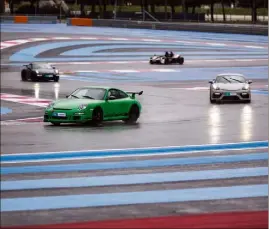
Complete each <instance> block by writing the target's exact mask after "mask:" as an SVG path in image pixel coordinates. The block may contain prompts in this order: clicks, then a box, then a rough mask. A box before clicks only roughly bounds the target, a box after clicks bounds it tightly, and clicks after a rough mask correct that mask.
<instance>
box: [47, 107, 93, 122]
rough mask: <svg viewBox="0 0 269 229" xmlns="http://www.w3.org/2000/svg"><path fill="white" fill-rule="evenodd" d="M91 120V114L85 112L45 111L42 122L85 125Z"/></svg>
mask: <svg viewBox="0 0 269 229" xmlns="http://www.w3.org/2000/svg"><path fill="white" fill-rule="evenodd" d="M91 120H92V113H91V112H89V111H87V112H85V111H77V110H75V111H72V110H50V111H45V114H44V119H43V121H44V122H54V123H85V122H88V121H91Z"/></svg>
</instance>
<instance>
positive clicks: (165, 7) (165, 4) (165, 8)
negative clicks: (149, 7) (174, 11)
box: [164, 0, 167, 21]
mask: <svg viewBox="0 0 269 229" xmlns="http://www.w3.org/2000/svg"><path fill="white" fill-rule="evenodd" d="M164 11H165V20H166V21H167V0H165V1H164Z"/></svg>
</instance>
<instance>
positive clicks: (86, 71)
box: [75, 70, 99, 73]
mask: <svg viewBox="0 0 269 229" xmlns="http://www.w3.org/2000/svg"><path fill="white" fill-rule="evenodd" d="M75 72H78V73H83V72H85V73H98V72H99V71H91V70H85V71H83V70H81V71H75Z"/></svg>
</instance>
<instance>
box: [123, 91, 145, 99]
mask: <svg viewBox="0 0 269 229" xmlns="http://www.w3.org/2000/svg"><path fill="white" fill-rule="evenodd" d="M126 93H127V94H132V95H131V97H132V98H133V99H134V98H135V95H142V94H143V91H140V92H126Z"/></svg>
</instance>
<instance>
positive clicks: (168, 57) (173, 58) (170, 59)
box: [149, 52, 184, 65]
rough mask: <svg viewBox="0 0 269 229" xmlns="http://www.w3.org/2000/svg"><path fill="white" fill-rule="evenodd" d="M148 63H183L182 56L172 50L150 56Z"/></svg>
mask: <svg viewBox="0 0 269 229" xmlns="http://www.w3.org/2000/svg"><path fill="white" fill-rule="evenodd" d="M149 63H150V64H180V65H182V64H183V63H184V57H183V56H181V55H179V54H174V53H173V52H170V53H169V52H165V54H164V55H161V56H157V55H155V54H154V56H152V57H150V60H149Z"/></svg>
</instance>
